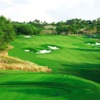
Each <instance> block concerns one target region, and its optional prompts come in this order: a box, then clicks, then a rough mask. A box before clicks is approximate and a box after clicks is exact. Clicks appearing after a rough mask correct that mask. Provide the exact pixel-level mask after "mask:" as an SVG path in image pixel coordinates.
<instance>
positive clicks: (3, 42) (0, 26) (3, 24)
mask: <svg viewBox="0 0 100 100" xmlns="http://www.w3.org/2000/svg"><path fill="white" fill-rule="evenodd" d="M14 36H15V33H14V29H13V25H12V23H11V22H10V20H8V19H6V18H5V17H4V16H0V50H1V49H4V48H5V47H6V46H7V44H8V43H9V42H10V41H12V40H13V38H14Z"/></svg>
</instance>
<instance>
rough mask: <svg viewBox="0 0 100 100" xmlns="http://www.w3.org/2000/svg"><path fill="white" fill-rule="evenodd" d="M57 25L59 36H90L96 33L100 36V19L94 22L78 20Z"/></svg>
mask: <svg viewBox="0 0 100 100" xmlns="http://www.w3.org/2000/svg"><path fill="white" fill-rule="evenodd" d="M56 25H57V27H56V31H57V33H58V34H62V33H64V34H65V35H67V34H85V35H87V34H88V35H90V36H91V35H94V34H95V33H97V34H100V18H98V19H97V20H93V21H91V20H82V19H77V18H76V19H71V20H67V21H65V22H62V21H61V22H58V23H57V24H56Z"/></svg>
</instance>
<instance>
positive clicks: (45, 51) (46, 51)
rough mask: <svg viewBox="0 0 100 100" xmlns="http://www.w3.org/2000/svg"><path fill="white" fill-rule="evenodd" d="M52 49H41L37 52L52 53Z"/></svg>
mask: <svg viewBox="0 0 100 100" xmlns="http://www.w3.org/2000/svg"><path fill="white" fill-rule="evenodd" d="M50 52H51V50H39V51H38V52H37V53H38V54H45V53H50Z"/></svg>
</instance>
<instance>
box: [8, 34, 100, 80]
mask: <svg viewBox="0 0 100 100" xmlns="http://www.w3.org/2000/svg"><path fill="white" fill-rule="evenodd" d="M91 41H93V42H94V41H95V42H96V41H97V40H96V39H90V38H86V37H81V36H79V37H78V36H60V35H49V36H48V35H41V36H32V37H31V38H25V37H24V36H19V37H17V39H16V40H15V41H14V42H12V43H11V45H12V46H13V47H14V48H13V49H12V50H10V51H9V55H11V56H14V57H18V58H20V59H24V60H28V61H31V62H35V63H37V64H40V65H44V66H48V67H49V68H51V69H52V70H53V71H52V73H56V74H58V73H60V74H71V75H75V76H79V77H83V78H86V79H89V80H93V81H95V82H100V79H99V78H100V48H98V47H97V46H94V45H93V46H92V45H87V43H88V42H91ZM49 45H55V46H57V47H59V48H60V49H59V50H55V51H52V52H51V53H49V54H37V53H36V52H37V51H38V50H41V49H48V48H47V46H49ZM27 48H28V49H31V50H33V52H25V51H24V50H25V49H27Z"/></svg>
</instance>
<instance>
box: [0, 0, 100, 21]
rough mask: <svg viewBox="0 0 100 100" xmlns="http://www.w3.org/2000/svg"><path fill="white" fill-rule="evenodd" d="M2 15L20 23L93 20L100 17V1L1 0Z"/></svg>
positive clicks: (0, 11)
mask: <svg viewBox="0 0 100 100" xmlns="http://www.w3.org/2000/svg"><path fill="white" fill-rule="evenodd" d="M0 15H4V16H5V17H7V18H10V19H11V20H12V21H20V22H23V21H26V22H27V21H33V20H35V19H39V20H41V21H47V22H53V21H55V22H57V21H61V20H63V21H65V20H67V19H72V18H81V19H91V20H92V19H96V18H99V17H100V0H0Z"/></svg>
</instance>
